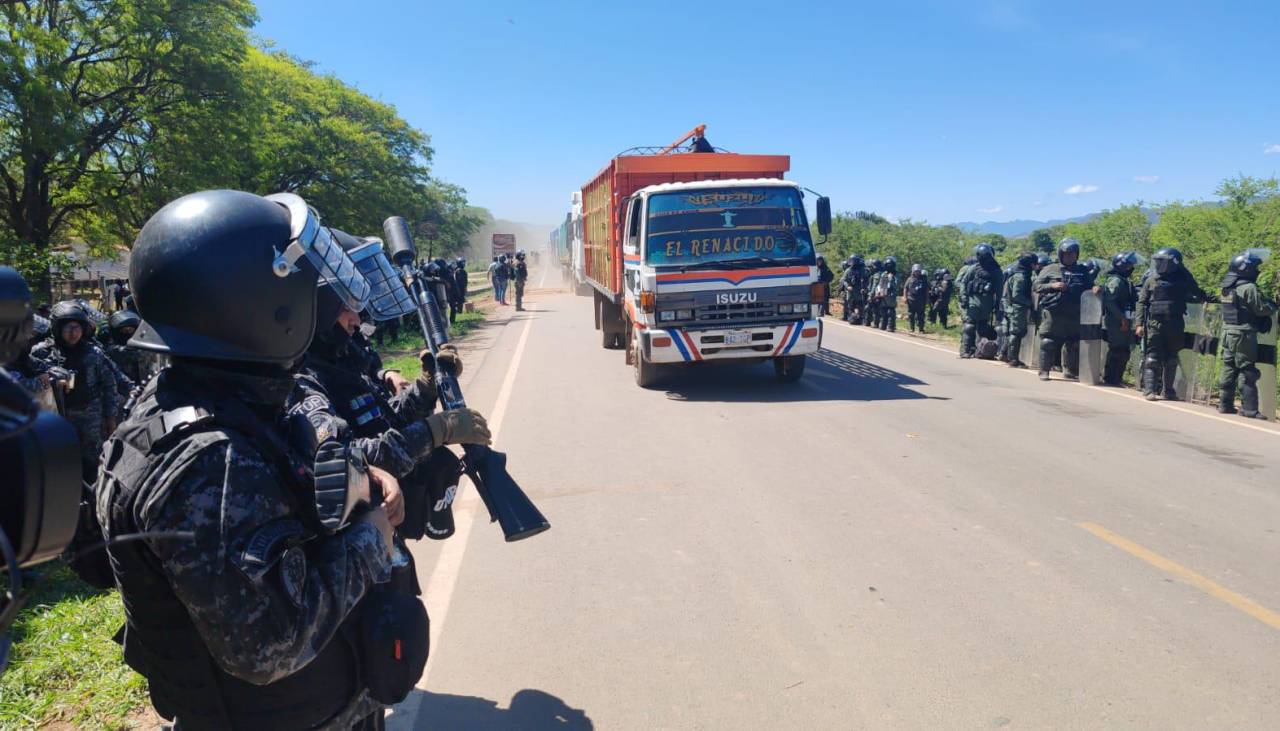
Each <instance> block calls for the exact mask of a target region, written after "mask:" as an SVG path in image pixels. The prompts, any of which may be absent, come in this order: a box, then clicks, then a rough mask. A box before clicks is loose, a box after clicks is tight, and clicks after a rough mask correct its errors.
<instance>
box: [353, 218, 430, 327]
mask: <svg viewBox="0 0 1280 731" xmlns="http://www.w3.org/2000/svg"><path fill="white" fill-rule="evenodd" d="M347 255H348V256H350V257H351V261H353V262H355V265H356V269H357V270H358V271H359V272H360V274H361V275H362V276H363V277H364V278H365V281H367V282H368V283H369V315H370V316H371V317H373V319H375V320H377V321H379V322H382V321H384V320H394V319H396V318H398V317H403V316H404V315H407V314H409V313H411V312H413V311H414V306H413V297H412V296H411V295H410V294H409V291H408V290H406V289H405V288H404V284H403V283H402V282H401V281H400V277H399V276H398V275H397V274H396V272H395V269H393V268H392V267H391V261H390V260H389V259H387V255H386V253H385V252H384V251H383V250H382V240H381V239H376V238H370V239H366V240H365V243H363V244H361V245H360V246H357V247H356V248H354V249H352V250H350V251H348V252H347Z"/></svg>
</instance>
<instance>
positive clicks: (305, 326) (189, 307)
mask: <svg viewBox="0 0 1280 731" xmlns="http://www.w3.org/2000/svg"><path fill="white" fill-rule="evenodd" d="M321 269H324V270H326V271H328V272H331V273H333V274H334V275H335V276H337V277H340V278H343V279H344V280H345V279H346V278H347V277H349V275H350V273H351V272H352V271H354V267H353V266H352V265H351V262H350V260H349V259H347V258H346V255H345V254H343V253H342V250H341V248H339V247H338V246H337V245H336V244H334V243H333V240H332V238H331V237H330V235H329V234H328V232H327V231H326V230H323V229H322V228H321V226H320V223H319V217H318V216H317V215H316V214H315V212H314V211H311V210H310V209H308V208H307V205H306V203H305V202H303V201H302V199H301V198H299V197H298V196H295V195H290V194H279V195H276V196H272V197H271V198H270V199H268V198H264V197H262V196H257V195H253V194H252V193H243V192H240V191H234V190H209V191H203V192H200V193H192V194H191V195H186V196H183V197H181V198H179V199H177V200H175V201H173V202H171V203H169V204H168V205H166V206H165V207H164V208H161V209H160V210H159V211H157V212H156V213H155V215H153V216H152V217H151V219H150V220H148V221H147V223H146V225H145V226H143V227H142V230H141V231H140V232H139V233H138V238H137V240H136V241H135V242H134V245H133V255H132V258H131V260H130V262H129V281H130V284H131V285H132V288H133V293H134V296H135V297H136V298H137V305H138V314H139V315H141V316H142V319H143V322H142V324H141V325H139V327H138V331H137V332H136V333H135V334H134V336H133V339H132V340H131V341H130V344H132V345H134V346H136V347H138V348H142V349H143V350H152V351H157V352H161V353H171V354H173V355H178V356H187V357H192V358H208V359H213V360H225V361H240V362H249V363H268V364H276V365H284V366H288V365H291V364H292V363H293V362H294V361H295V360H297V359H298V358H299V357H300V356H301V355H302V354H303V352H304V351H306V349H307V345H309V344H310V343H311V336H312V334H313V333H314V331H315V326H316V282H317V281H318V280H319V277H320V271H321ZM343 286H344V287H345V288H347V289H348V290H349V291H350V293H351V295H352V296H353V298H355V299H356V300H358V299H359V298H360V296H361V295H362V294H363V296H366V297H367V294H368V292H367V289H366V290H364V291H363V292H362V291H361V290H360V287H359V285H358V284H357V283H356V282H354V281H351V282H350V283H349V285H343ZM352 287H354V289H351V288H352Z"/></svg>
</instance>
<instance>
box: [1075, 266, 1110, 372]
mask: <svg viewBox="0 0 1280 731" xmlns="http://www.w3.org/2000/svg"><path fill="white" fill-rule="evenodd" d="M1105 342H1106V341H1105V340H1103V338H1102V298H1100V297H1099V296H1098V295H1096V294H1094V292H1093V290H1091V289H1090V290H1085V292H1084V294H1082V295H1080V382H1081V383H1088V384H1090V385H1093V386H1096V385H1098V384H1099V383H1102V349H1103V345H1104V344H1105Z"/></svg>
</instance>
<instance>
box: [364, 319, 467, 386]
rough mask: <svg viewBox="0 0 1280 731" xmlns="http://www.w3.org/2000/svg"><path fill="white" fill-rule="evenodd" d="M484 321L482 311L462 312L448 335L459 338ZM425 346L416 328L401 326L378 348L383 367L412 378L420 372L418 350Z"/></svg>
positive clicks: (451, 337)
mask: <svg viewBox="0 0 1280 731" xmlns="http://www.w3.org/2000/svg"><path fill="white" fill-rule="evenodd" d="M483 322H484V313H483V312H463V313H460V314H459V315H458V319H456V320H454V322H453V324H452V325H450V326H449V337H450V339H453V338H460V337H462V336H464V335H466V334H467V333H469V332H471V331H472V330H475V329H476V328H477V327H480V324H481V323H483ZM425 347H426V341H424V340H423V339H422V333H420V332H418V331H417V330H416V329H410V328H405V327H401V328H400V337H398V338H396V339H395V340H391V341H387V342H385V343H383V345H382V346H380V347H379V348H378V352H379V353H381V354H382V364H383V367H384V368H390V369H394V370H398V371H400V375H402V376H404V377H405V378H408V379H409V380H411V381H412V380H413V379H415V378H417V377H418V375H419V374H421V373H422V364H421V363H419V362H418V352H419V351H421V350H422V349H423V348H425Z"/></svg>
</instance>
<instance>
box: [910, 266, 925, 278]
mask: <svg viewBox="0 0 1280 731" xmlns="http://www.w3.org/2000/svg"><path fill="white" fill-rule="evenodd" d="M917 274H919V275H920V276H922V277H923V276H924V267H923V266H921V265H919V264H912V265H911V276H913V277H914V276H915V275H917Z"/></svg>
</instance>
